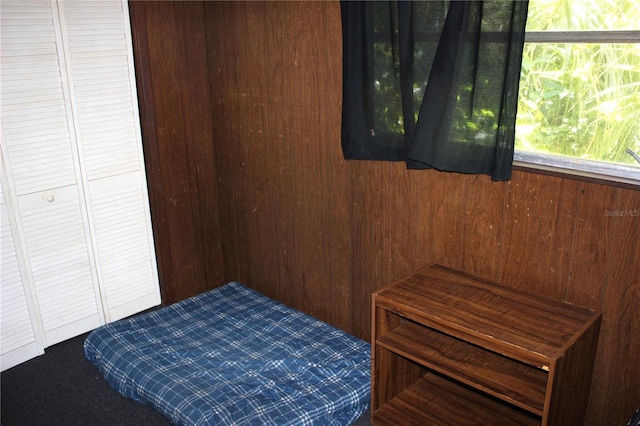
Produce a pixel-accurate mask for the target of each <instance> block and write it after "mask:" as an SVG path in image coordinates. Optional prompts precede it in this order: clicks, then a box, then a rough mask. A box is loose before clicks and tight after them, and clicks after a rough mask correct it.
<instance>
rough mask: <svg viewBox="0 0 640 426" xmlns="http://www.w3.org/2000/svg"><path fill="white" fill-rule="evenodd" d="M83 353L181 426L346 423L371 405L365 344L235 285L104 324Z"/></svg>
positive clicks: (121, 388)
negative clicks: (206, 425)
mask: <svg viewBox="0 0 640 426" xmlns="http://www.w3.org/2000/svg"><path fill="white" fill-rule="evenodd" d="M84 349H85V356H86V358H87V359H88V360H89V361H90V362H91V363H93V364H94V365H95V366H96V367H97V368H98V369H99V370H100V372H101V373H102V374H103V376H104V378H105V379H106V380H107V381H108V382H109V384H110V385H111V386H112V387H113V388H114V389H116V390H117V391H118V392H119V393H120V394H122V395H123V396H126V397H128V398H132V399H134V400H135V401H138V402H140V403H143V404H148V405H151V406H152V407H154V408H155V409H156V410H158V411H159V412H161V413H162V414H163V415H164V416H166V417H167V419H168V420H169V421H170V422H172V423H174V424H179V425H205V424H209V425H260V426H263V425H348V424H351V423H352V422H353V421H355V420H356V419H357V418H358V417H360V416H361V415H362V414H363V413H364V412H365V411H366V410H367V408H368V404H369V397H370V346H369V344H368V343H367V342H364V341H362V340H360V339H357V338H355V337H354V336H351V335H349V334H347V333H345V332H343V331H341V330H339V329H336V328H334V327H332V326H330V325H329V324H327V323H324V322H321V321H319V320H317V319H315V318H313V317H311V316H308V315H306V314H304V313H302V312H299V311H297V310H294V309H292V308H290V307H288V306H286V305H283V304H281V303H278V302H276V301H274V300H273V299H270V298H268V297H266V296H264V295H262V294H260V293H258V292H256V291H254V290H252V289H249V288H248V287H246V286H245V285H243V284H241V283H238V282H231V283H228V284H226V285H224V286H222V287H219V288H217V289H215V290H212V291H209V292H206V293H203V294H200V295H197V296H195V297H192V298H190V299H187V300H184V301H181V302H178V303H176V304H173V305H170V306H168V307H164V308H161V309H158V310H155V311H152V312H148V313H145V314H141V315H138V316H135V317H132V318H129V319H125V320H121V321H117V322H114V323H111V324H107V325H105V326H102V327H100V328H98V329H96V330H94V331H93V332H91V333H90V334H89V336H88V337H87V339H86V341H85V345H84Z"/></svg>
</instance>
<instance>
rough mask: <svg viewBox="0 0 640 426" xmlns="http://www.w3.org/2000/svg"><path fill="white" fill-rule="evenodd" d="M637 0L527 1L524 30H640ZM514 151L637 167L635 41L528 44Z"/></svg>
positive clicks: (639, 123) (639, 51)
mask: <svg viewBox="0 0 640 426" xmlns="http://www.w3.org/2000/svg"><path fill="white" fill-rule="evenodd" d="M638 23H640V0H622V1H621V0H581V1H576V0H531V1H530V4H529V16H528V19H527V31H603V30H604V31H612V30H639V29H640V28H639V27H640V25H639V24H638ZM516 149H519V150H522V151H533V152H538V153H551V154H557V155H564V156H570V157H577V158H583V159H588V160H595V161H604V162H612V163H620V164H630V165H637V163H636V160H635V159H634V158H633V157H632V156H631V155H629V153H628V152H627V149H631V150H633V151H635V152H639V151H640V41H639V42H638V43H602V44H600V43H593V42H589V43H575V42H572V43H527V44H525V50H524V55H523V62H522V74H521V79H520V101H519V106H518V119H517V125H516Z"/></svg>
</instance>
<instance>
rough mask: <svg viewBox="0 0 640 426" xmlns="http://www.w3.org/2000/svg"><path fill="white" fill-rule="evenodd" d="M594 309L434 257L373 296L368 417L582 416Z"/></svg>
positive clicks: (448, 420) (398, 421)
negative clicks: (446, 264)
mask: <svg viewBox="0 0 640 426" xmlns="http://www.w3.org/2000/svg"><path fill="white" fill-rule="evenodd" d="M600 320H601V315H600V314H599V313H597V312H593V311H591V310H588V309H584V308H580V307H576V306H573V305H569V304H567V303H562V302H559V301H555V300H551V299H545V298H541V297H539V296H534V295H531V294H528V293H523V292H519V291H516V290H514V289H510V288H508V287H504V286H501V285H498V284H496V283H491V282H489V281H486V280H481V279H478V278H475V277H472V276H469V275H466V274H462V273H460V272H457V271H453V270H450V269H447V268H444V267H441V266H438V265H433V266H429V267H427V268H424V269H422V270H420V271H419V272H417V273H416V274H414V275H411V276H409V277H407V278H405V279H404V280H401V281H399V282H397V283H395V284H393V285H391V286H389V287H386V288H384V289H382V290H380V291H378V292H376V293H374V295H373V322H372V324H373V329H372V338H373V345H372V410H371V420H372V422H373V423H374V424H376V425H377V424H395V425H405V424H406V425H414V424H415V425H421V426H422V425H430V424H456V425H464V424H494V425H511V424H518V425H521V424H523V425H529V424H530V425H552V424H554V425H555V424H557V425H563V426H564V425H569V424H576V425H577V424H581V420H580V419H581V418H583V417H582V416H583V411H584V406H585V405H586V403H587V400H588V392H589V385H590V383H591V374H592V370H593V362H594V359H595V349H596V345H597V339H598V334H599V327H600Z"/></svg>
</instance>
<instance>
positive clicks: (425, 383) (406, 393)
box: [373, 373, 541, 426]
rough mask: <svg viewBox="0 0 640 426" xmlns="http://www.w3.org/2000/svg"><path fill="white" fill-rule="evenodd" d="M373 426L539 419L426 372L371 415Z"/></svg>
mask: <svg viewBox="0 0 640 426" xmlns="http://www.w3.org/2000/svg"><path fill="white" fill-rule="evenodd" d="M373 418H374V419H375V424H376V425H389V426H391V425H393V426H424V425H456V426H466V425H469V426H470V425H478V426H479V425H482V426H486V425H494V426H500V425H504V426H513V425H519V426H529V425H530V426H540V424H541V423H540V422H541V419H540V418H539V417H537V416H532V415H531V414H528V413H525V412H523V411H521V410H519V409H517V408H514V407H511V406H508V405H506V404H504V403H501V402H498V401H496V400H494V399H492V398H487V397H485V396H483V395H481V394H479V393H478V392H474V391H472V390H470V389H467V388H466V387H464V386H461V385H458V384H457V383H454V382H452V381H450V380H447V379H445V378H443V377H441V376H439V375H437V374H435V373H427V374H426V375H424V376H423V377H422V378H421V379H419V380H418V381H417V382H415V383H414V384H412V385H411V386H409V387H408V388H406V389H404V390H403V391H402V392H400V393H399V394H398V395H396V396H395V397H394V398H393V399H391V400H390V401H388V402H387V403H386V404H384V405H383V406H382V407H381V408H379V409H378V410H377V411H376V412H375V413H373Z"/></svg>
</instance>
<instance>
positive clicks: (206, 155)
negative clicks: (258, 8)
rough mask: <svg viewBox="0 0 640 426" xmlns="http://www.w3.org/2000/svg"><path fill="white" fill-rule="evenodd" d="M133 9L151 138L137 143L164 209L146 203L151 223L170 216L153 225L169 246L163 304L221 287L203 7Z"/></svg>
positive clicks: (163, 5)
mask: <svg viewBox="0 0 640 426" xmlns="http://www.w3.org/2000/svg"><path fill="white" fill-rule="evenodd" d="M134 9H135V10H137V11H139V12H143V13H144V22H143V21H142V19H140V20H139V21H138V24H139V25H142V24H144V25H145V27H146V28H145V30H146V35H147V38H146V40H145V42H146V49H139V50H138V52H137V53H138V54H148V58H145V60H144V61H142V62H140V61H139V62H138V63H139V64H148V69H143V70H141V72H142V74H144V75H148V74H150V76H151V89H152V91H153V95H152V98H153V101H154V105H153V112H154V115H155V122H154V123H152V125H153V126H154V129H153V130H154V133H155V134H154V135H153V137H154V138H155V139H154V138H146V135H145V134H143V144H149V143H153V144H154V147H147V148H146V149H145V152H150V151H153V152H155V153H156V154H157V155H156V156H154V157H152V158H148V159H147V161H149V163H150V164H149V166H148V167H150V168H151V169H152V170H154V169H155V170H159V173H156V174H152V175H150V176H149V177H150V187H151V188H150V189H151V192H152V193H153V190H154V189H157V188H158V187H161V188H162V190H161V192H162V196H163V199H162V200H160V202H161V203H163V205H162V207H159V206H158V203H155V204H154V205H152V218H153V216H154V213H155V211H158V212H159V213H160V216H161V218H162V217H163V216H164V217H165V218H170V219H167V220H164V221H163V220H160V221H158V222H154V227H155V226H162V228H161V229H159V230H157V229H156V234H160V235H162V237H161V241H162V240H163V239H164V238H166V239H167V240H165V241H168V244H161V247H162V248H163V249H164V250H167V251H168V252H169V253H168V254H167V253H163V254H162V255H161V257H162V258H163V264H164V266H165V267H166V268H167V269H166V270H170V271H171V274H160V275H161V277H162V280H161V287H162V288H163V290H164V291H163V296H164V297H165V300H164V302H165V303H172V302H173V301H176V300H180V299H184V298H186V297H189V296H192V295H194V294H198V293H201V292H203V291H206V290H208V289H211V288H213V287H215V286H218V285H220V284H222V283H223V281H224V278H223V270H222V268H223V266H222V265H223V263H224V259H223V255H222V248H221V244H220V241H221V239H220V221H219V215H218V205H217V202H218V201H217V193H216V190H215V188H216V186H215V182H216V170H215V160H214V151H213V146H212V134H211V102H210V99H209V96H208V95H209V76H208V70H207V66H206V63H207V62H206V61H207V60H206V45H205V32H204V30H205V26H204V21H203V13H202V3H201V2H193V3H191V4H188V5H187V4H186V3H180V2H177V3H172V2H145V3H144V9H141V6H140V5H138V6H135V7H134ZM134 13H135V12H134ZM134 34H136V33H135V32H134ZM137 45H138V46H140V44H139V43H138V44H137ZM142 98H143V99H145V94H143V96H142ZM143 128H146V129H147V130H149V128H150V127H149V123H143ZM153 197H156V200H158V198H157V195H152V198H153ZM154 207H155V209H154ZM167 262H170V265H167ZM167 279H170V280H171V281H167ZM163 280H164V281H163Z"/></svg>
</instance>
